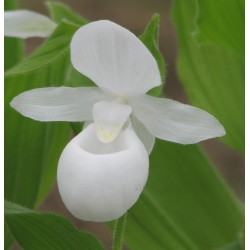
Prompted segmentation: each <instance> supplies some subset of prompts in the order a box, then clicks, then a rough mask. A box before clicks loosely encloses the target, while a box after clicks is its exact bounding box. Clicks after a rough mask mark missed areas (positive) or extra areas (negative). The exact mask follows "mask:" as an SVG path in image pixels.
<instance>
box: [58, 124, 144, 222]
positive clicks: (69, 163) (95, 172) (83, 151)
mask: <svg viewBox="0 0 250 250" xmlns="http://www.w3.org/2000/svg"><path fill="white" fill-rule="evenodd" d="M148 167H149V160H148V154H147V152H146V150H145V148H144V146H143V145H142V143H141V141H140V140H139V139H138V137H137V136H136V134H135V132H134V131H133V130H132V129H131V128H129V127H128V128H127V129H126V130H124V131H122V132H121V133H120V135H119V136H118V137H117V139H116V140H115V141H113V142H112V143H110V144H104V143H102V142H100V141H99V140H98V138H97V136H96V132H95V126H94V124H90V125H89V126H88V127H87V128H86V129H85V130H83V131H82V132H81V133H80V134H79V135H78V136H76V137H75V138H74V139H72V140H71V141H70V142H69V144H68V145H67V146H66V147H65V149H64V151H63V153H62V155H61V157H60V160H59V164H58V172H57V182H58V188H59V192H60V195H61V197H62V200H63V202H64V204H65V206H66V207H67V209H68V210H69V211H70V212H71V213H72V214H73V215H74V216H75V217H76V218H78V219H81V220H85V221H96V222H102V221H110V220H114V219H117V218H119V217H120V216H122V215H123V214H124V213H125V212H126V211H127V210H128V209H129V208H130V207H132V206H133V205H134V203H135V202H136V201H137V199H138V198H139V196H140V194H141V192H142V190H143V187H144V185H145V183H146V181H147V177H148Z"/></svg>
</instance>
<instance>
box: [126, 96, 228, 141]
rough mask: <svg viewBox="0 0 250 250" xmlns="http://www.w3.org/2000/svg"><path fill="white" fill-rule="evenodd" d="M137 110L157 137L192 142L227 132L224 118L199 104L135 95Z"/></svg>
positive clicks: (134, 109) (132, 104) (135, 108)
mask: <svg viewBox="0 0 250 250" xmlns="http://www.w3.org/2000/svg"><path fill="white" fill-rule="evenodd" d="M129 103H130V105H131V106H132V108H133V114H134V115H135V116H136V118H137V119H138V120H140V121H141V122H142V123H143V124H144V126H145V127H146V128H147V129H148V131H149V132H150V133H151V134H153V135H154V136H155V137H158V138H160V139H163V140H167V141H172V142H176V143H181V144H192V143H197V142H200V141H203V140H207V139H210V138H214V137H219V136H223V135H225V129H224V128H223V126H222V125H221V124H220V122H219V121H218V120H217V119H216V118H215V117H213V116H212V115H210V114H209V113H207V112H206V111H204V110H201V109H199V108H196V107H193V106H190V105H185V104H182V103H179V102H176V101H173V100H170V99H165V98H156V97H152V96H149V95H138V96H136V97H131V98H130V101H129Z"/></svg>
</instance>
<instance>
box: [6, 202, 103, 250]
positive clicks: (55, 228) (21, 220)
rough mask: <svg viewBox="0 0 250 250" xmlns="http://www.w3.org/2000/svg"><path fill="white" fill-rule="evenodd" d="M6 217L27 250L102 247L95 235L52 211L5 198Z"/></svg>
mask: <svg viewBox="0 0 250 250" xmlns="http://www.w3.org/2000/svg"><path fill="white" fill-rule="evenodd" d="M4 217H5V219H6V221H7V223H8V226H9V228H10V231H11V232H12V234H13V236H14V238H15V239H16V240H17V242H18V243H19V244H20V246H21V247H22V248H23V249H26V250H29V249H30V250H44V249H46V250H68V249H82V250H101V249H103V247H102V246H101V244H100V243H99V241H98V240H97V239H96V238H95V237H94V236H92V235H91V234H88V233H85V232H83V231H79V230H77V229H76V228H75V227H74V226H73V225H72V224H71V223H70V222H69V221H67V220H66V219H65V218H63V217H62V216H59V215H56V214H53V213H39V212H35V211H33V210H29V209H26V208H24V207H21V206H19V205H17V204H14V203H11V202H8V201H5V213H4Z"/></svg>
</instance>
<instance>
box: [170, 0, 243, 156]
mask: <svg viewBox="0 0 250 250" xmlns="http://www.w3.org/2000/svg"><path fill="white" fill-rule="evenodd" d="M203 2H209V3H210V2H211V4H212V2H213V4H215V3H214V1H203ZM217 2H221V1H216V3H217ZM229 2H231V1H229ZM195 3H196V1H195V0H191V1H175V2H174V6H173V7H174V8H173V19H174V22H175V25H176V30H177V35H178V43H179V56H178V65H177V66H178V74H179V77H180V79H181V81H182V83H183V85H184V87H185V89H186V91H187V94H188V97H189V98H190V100H191V102H192V104H193V105H194V106H197V107H200V108H202V109H204V110H206V111H208V112H209V113H211V114H212V115H214V116H215V117H216V118H217V119H218V120H219V121H220V122H221V123H222V124H223V126H224V127H225V129H226V132H227V134H226V136H225V137H223V138H222V141H224V142H225V143H226V144H228V145H229V146H231V147H232V148H234V149H237V150H238V151H240V152H242V153H243V152H244V147H245V145H244V144H245V143H244V137H245V136H244V125H245V123H244V119H245V118H244V115H245V112H244V98H245V94H244V80H245V79H244V59H243V58H241V57H239V56H237V54H236V53H233V52H231V51H230V50H227V49H224V48H223V47H221V46H219V45H208V46H198V45H197V43H196V42H195V40H194V37H193V36H192V32H193V30H194V29H195V25H194V22H193V19H194V17H195V14H196V7H197V6H196V4H195ZM215 5H216V4H215ZM223 13H224V12H223ZM203 18H206V16H204V17H203Z"/></svg>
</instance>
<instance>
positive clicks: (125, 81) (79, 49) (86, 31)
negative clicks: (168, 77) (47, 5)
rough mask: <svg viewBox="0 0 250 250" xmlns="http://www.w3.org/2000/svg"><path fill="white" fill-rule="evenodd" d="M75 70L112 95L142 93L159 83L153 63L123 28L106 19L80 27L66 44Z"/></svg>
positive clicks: (142, 48)
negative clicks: (68, 45)
mask: <svg viewBox="0 0 250 250" xmlns="http://www.w3.org/2000/svg"><path fill="white" fill-rule="evenodd" d="M70 51H71V62H72V64H73V66H74V68H75V69H76V70H78V71H79V72H81V73H82V74H83V75H85V76H87V77H89V78H90V79H91V80H92V81H93V82H95V83H96V84H97V85H98V86H99V87H100V88H103V89H106V90H109V91H110V92H112V93H115V94H120V95H122V94H125V93H130V92H132V93H133V92H136V93H146V92H147V91H148V90H150V89H152V88H153V87H156V86H159V85H160V84H161V77H160V72H159V69H158V66H157V62H156V60H155V59H154V57H153V56H152V54H151V53H150V51H149V50H148V49H147V48H146V46H145V45H144V44H143V43H142V42H141V41H140V40H139V38H137V37H136V36H135V35H134V34H132V33H131V32H130V31H128V30H127V29H125V28H123V27H121V26H119V25H117V24H115V23H113V22H110V21H107V20H101V21H96V22H92V23H89V24H87V25H84V26H83V27H81V28H80V29H79V30H78V31H77V32H76V33H75V34H74V36H73V38H72V42H71V44H70Z"/></svg>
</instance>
